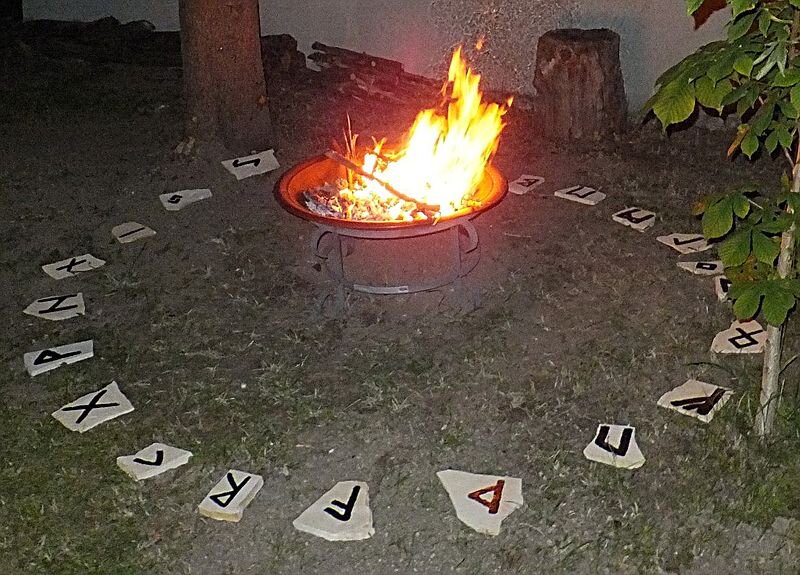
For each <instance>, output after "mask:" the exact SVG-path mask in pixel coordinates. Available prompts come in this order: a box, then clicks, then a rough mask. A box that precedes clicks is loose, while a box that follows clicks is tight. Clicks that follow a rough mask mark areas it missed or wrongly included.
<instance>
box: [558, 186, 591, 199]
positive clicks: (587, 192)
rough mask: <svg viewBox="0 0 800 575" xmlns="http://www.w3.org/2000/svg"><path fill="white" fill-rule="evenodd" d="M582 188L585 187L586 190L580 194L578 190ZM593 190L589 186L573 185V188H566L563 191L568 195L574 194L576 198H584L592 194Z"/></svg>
mask: <svg viewBox="0 0 800 575" xmlns="http://www.w3.org/2000/svg"><path fill="white" fill-rule="evenodd" d="M583 189H585V190H586V191H585V192H583V193H582V194H581V193H580V191H581V190H583ZM595 192H596V190H593V189H591V188H586V187H584V186H575V187H574V188H570V189H568V190H566V191H565V192H564V193H565V194H567V195H569V196H575V197H576V198H581V199H585V198H588V197H589V196H591V195H592V194H594V193H595Z"/></svg>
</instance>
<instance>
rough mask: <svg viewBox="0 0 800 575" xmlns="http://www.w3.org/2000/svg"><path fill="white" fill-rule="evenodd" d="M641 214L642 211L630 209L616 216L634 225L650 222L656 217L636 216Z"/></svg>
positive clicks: (647, 215) (649, 215)
mask: <svg viewBox="0 0 800 575" xmlns="http://www.w3.org/2000/svg"><path fill="white" fill-rule="evenodd" d="M641 212H642V210H640V209H639V208H628V209H627V210H625V211H623V212H619V213H618V214H615V215H616V216H617V217H618V218H621V219H623V220H628V221H629V222H630V223H632V224H634V225H636V224H641V223H642V222H646V221H648V220H652V219H653V218H654V217H655V215H653V214H644V215H642V216H637V215H636V214H637V213H641Z"/></svg>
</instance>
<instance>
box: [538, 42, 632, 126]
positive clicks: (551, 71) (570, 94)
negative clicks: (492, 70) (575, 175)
mask: <svg viewBox="0 0 800 575" xmlns="http://www.w3.org/2000/svg"><path fill="white" fill-rule="evenodd" d="M534 86H535V87H536V91H537V110H539V111H540V113H541V114H540V118H539V120H540V122H541V126H540V127H541V130H542V132H543V135H544V136H546V137H547V138H549V139H551V140H557V141H575V140H581V139H587V138H588V139H594V138H600V137H603V136H607V135H608V134H611V133H619V132H622V131H623V130H624V128H625V121H626V117H627V103H626V100H625V86H624V84H623V80H622V70H621V68H620V62H619V35H618V34H617V33H616V32H612V31H611V30H605V29H602V30H577V29H563V30H551V31H550V32H547V33H546V34H544V35H543V36H542V37H541V38H539V43H538V46H537V48H536V70H535V72H534Z"/></svg>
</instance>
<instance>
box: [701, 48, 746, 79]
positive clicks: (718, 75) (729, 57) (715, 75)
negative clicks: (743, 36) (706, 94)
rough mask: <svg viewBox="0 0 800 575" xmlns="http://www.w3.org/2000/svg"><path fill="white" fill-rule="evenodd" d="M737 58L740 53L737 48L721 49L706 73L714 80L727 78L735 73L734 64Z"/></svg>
mask: <svg viewBox="0 0 800 575" xmlns="http://www.w3.org/2000/svg"><path fill="white" fill-rule="evenodd" d="M737 59H738V54H737V52H736V51H735V50H730V49H728V50H720V52H719V53H718V54H717V56H716V58H715V61H714V63H713V64H711V66H709V67H708V70H707V71H706V75H707V76H708V77H709V78H711V79H712V80H713V81H714V82H719V81H720V80H722V79H723V78H727V77H728V76H730V75H731V74H732V73H733V64H734V63H735V62H736V60H737Z"/></svg>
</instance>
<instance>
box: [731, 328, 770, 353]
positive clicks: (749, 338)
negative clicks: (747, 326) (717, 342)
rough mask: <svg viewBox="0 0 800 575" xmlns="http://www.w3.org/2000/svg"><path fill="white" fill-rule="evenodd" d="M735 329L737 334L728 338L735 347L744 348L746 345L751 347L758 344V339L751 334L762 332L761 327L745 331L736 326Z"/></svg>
mask: <svg viewBox="0 0 800 575" xmlns="http://www.w3.org/2000/svg"><path fill="white" fill-rule="evenodd" d="M736 331H737V332H739V335H735V336H733V337H731V338H728V341H729V342H731V345H733V347H735V348H736V349H745V348H748V347H753V346H754V345H758V340H757V339H755V338H754V337H753V336H754V335H758V334H760V333H764V330H763V329H757V330H755V331H747V330H744V329H742V328H740V327H737V328H736Z"/></svg>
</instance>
